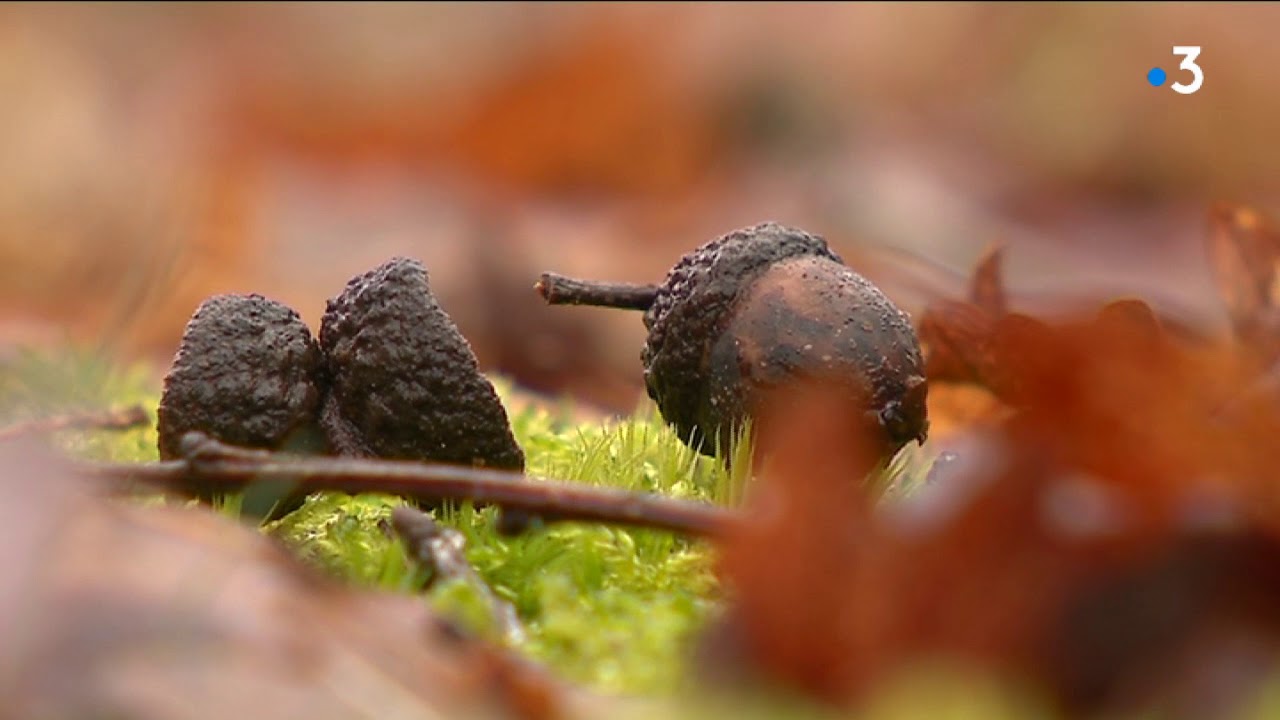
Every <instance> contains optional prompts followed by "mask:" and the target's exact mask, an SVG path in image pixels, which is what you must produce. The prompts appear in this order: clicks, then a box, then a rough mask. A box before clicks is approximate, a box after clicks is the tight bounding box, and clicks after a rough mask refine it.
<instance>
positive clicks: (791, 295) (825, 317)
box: [538, 223, 928, 455]
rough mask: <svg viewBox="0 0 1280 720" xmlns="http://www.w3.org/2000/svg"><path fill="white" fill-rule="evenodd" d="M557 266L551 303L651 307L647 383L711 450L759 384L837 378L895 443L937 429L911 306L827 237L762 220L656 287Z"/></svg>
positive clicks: (694, 256) (738, 420) (689, 258)
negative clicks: (847, 261)
mask: <svg viewBox="0 0 1280 720" xmlns="http://www.w3.org/2000/svg"><path fill="white" fill-rule="evenodd" d="M589 285H590V284H589V283H583V282H581V281H575V280H570V279H567V278H559V277H558V276H555V275H552V274H547V275H544V276H543V279H542V282H540V283H539V286H538V290H539V291H540V292H541V293H542V294H543V296H544V297H545V298H546V299H547V300H548V302H551V303H564V304H599V305H610V306H613V307H626V308H633V309H645V315H644V322H645V326H646V327H647V328H648V330H649V334H648V338H647V341H646V343H645V346H644V349H643V351H642V353H641V360H642V362H643V364H644V378H645V386H646V388H647V390H648V393H649V396H650V397H651V398H653V400H654V401H655V402H656V403H657V405H658V408H659V410H660V411H661V413H662V416H663V418H664V419H665V420H666V421H667V422H668V423H670V424H671V425H673V426H674V427H675V429H676V430H677V432H678V433H679V434H680V436H681V438H683V439H685V440H686V442H689V443H690V445H691V446H692V447H695V448H696V449H698V450H699V451H700V452H702V453H704V454H708V455H710V454H713V453H714V452H715V448H716V447H717V446H719V447H721V448H726V447H729V443H731V442H732V439H733V435H734V433H735V432H736V430H737V428H738V427H739V426H740V425H741V424H742V422H743V421H744V420H745V419H747V418H748V417H751V416H752V414H753V413H754V411H755V409H756V408H755V405H756V404H757V402H758V401H759V400H760V397H761V395H762V394H763V393H764V392H766V391H769V390H771V389H774V388H777V387H779V386H781V385H782V384H784V383H786V382H789V381H792V380H801V379H820V380H823V381H827V382H831V383H832V388H833V391H836V392H843V393H847V394H848V395H849V397H850V399H851V401H853V402H857V403H860V404H861V406H862V407H864V408H865V414H866V417H867V419H868V426H869V428H871V429H872V430H874V431H875V432H877V433H879V434H880V438H881V440H882V441H883V442H882V446H883V451H884V453H885V454H886V455H889V454H892V453H895V452H897V451H898V450H899V449H901V447H902V446H903V445H905V444H907V443H908V442H910V441H912V440H916V441H921V442H922V441H923V440H924V438H925V437H926V434H927V431H928V420H927V409H926V396H927V384H926V381H925V377H924V362H923V359H922V357H921V353H920V347H919V342H918V340H917V338H916V334H915V329H914V328H913V327H912V324H911V320H910V317H909V316H908V315H907V314H906V313H905V312H903V311H902V310H901V309H899V308H898V307H897V306H896V305H894V304H893V302H892V301H891V300H889V298H888V297H887V296H885V295H884V293H883V292H881V291H880V290H879V289H878V288H877V287H876V286H875V285H873V284H872V283H871V282H870V281H868V280H867V279H866V278H864V277H862V276H861V275H859V274H857V273H856V272H854V271H853V270H852V269H850V268H849V267H847V266H846V265H844V263H843V261H842V260H841V259H840V257H839V256H838V255H836V254H835V253H834V252H832V251H831V249H830V248H829V247H828V246H827V243H826V241H825V240H824V239H822V238H821V237H818V236H816V235H812V234H810V233H807V232H804V231H803V230H797V229H794V228H788V227H784V226H781V225H778V224H776V223H763V224H760V225H756V226H753V227H749V228H744V229H741V230H737V231H735V232H731V233H728V234H726V235H724V236H721V237H719V238H716V239H715V240H712V241H710V242H708V243H706V244H704V245H702V246H701V247H699V248H697V249H695V250H693V251H691V252H690V253H688V254H687V255H685V256H684V257H683V258H682V259H681V260H680V261H679V262H678V263H676V265H675V266H674V267H673V268H672V269H671V271H670V272H669V273H668V275H667V277H666V280H665V281H664V282H663V283H662V285H660V286H657V287H647V288H646V287H644V286H631V285H608V286H605V285H601V286H599V287H598V288H597V289H596V290H595V291H592V290H590V289H589Z"/></svg>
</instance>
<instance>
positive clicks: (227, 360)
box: [157, 295, 322, 459]
mask: <svg viewBox="0 0 1280 720" xmlns="http://www.w3.org/2000/svg"><path fill="white" fill-rule="evenodd" d="M319 370H320V353H319V351H318V349H317V347H316V343H315V341H314V340H313V339H312V337H311V331H310V330H308V329H307V326H306V325H305V324H304V323H303V322H302V319H301V318H300V317H299V316H298V314H297V313H296V312H294V311H293V310H292V309H290V308H289V307H287V306H285V305H282V304H280V303H278V302H276V301H274V300H269V299H267V298H265V297H263V296H261V295H216V296H214V297H211V298H209V299H207V300H205V301H204V302H203V303H201V304H200V306H199V307H198V308H197V309H196V312H195V313H194V314H193V315H192V316H191V319H190V320H189V321H188V322H187V327H186V330H185V331H184V332H183V336H182V343H181V345H180V346H179V348H178V353H177V355H176V356H175V358H174V361H173V364H172V366H171V367H170V369H169V372H168V374H167V375H166V376H165V379H164V389H163V393H162V395H161V398H160V407H159V409H158V411H157V415H158V426H157V431H158V435H159V443H158V444H159V450H160V457H161V458H162V459H171V458H176V457H180V456H181V454H182V453H181V449H180V443H181V441H182V436H183V435H184V434H185V433H187V432H190V431H193V430H198V431H201V432H204V433H206V434H208V435H210V436H212V437H215V438H217V439H218V440H221V441H223V442H226V443H230V444H233V445H239V446H243V447H258V448H270V449H282V448H283V449H305V448H314V447H315V443H316V440H317V436H316V432H315V427H314V424H313V422H312V421H313V420H314V418H315V417H316V413H317V411H318V407H319V402H320V397H321V390H320V387H319V385H318V383H317V378H318V374H319ZM321 445H322V443H321Z"/></svg>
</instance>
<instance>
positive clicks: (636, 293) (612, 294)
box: [533, 272, 658, 310]
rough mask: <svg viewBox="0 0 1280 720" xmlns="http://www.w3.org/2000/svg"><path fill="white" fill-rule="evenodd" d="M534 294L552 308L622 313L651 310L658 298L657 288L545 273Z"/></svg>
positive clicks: (534, 287)
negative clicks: (591, 308)
mask: <svg viewBox="0 0 1280 720" xmlns="http://www.w3.org/2000/svg"><path fill="white" fill-rule="evenodd" d="M533 289H534V290H537V291H538V294H539V295H541V296H542V299H543V300H546V301H547V303H548V304H551V305H593V306H596V307H611V308H620V309H622V310H648V309H649V306H650V305H652V304H653V301H654V299H655V298H657V297H658V286H657V285H637V284H634V283H620V282H596V281H593V280H578V279H575V278H571V277H565V276H564V275H558V274H556V273H551V272H545V273H542V278H541V279H540V280H538V284H537V285H534V286H533Z"/></svg>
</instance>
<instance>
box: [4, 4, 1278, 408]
mask: <svg viewBox="0 0 1280 720" xmlns="http://www.w3.org/2000/svg"><path fill="white" fill-rule="evenodd" d="M1278 27H1280V6H1277V5H1262V4H1260V5H1252V4H1249V5H1245V4H1240V5H1228V4H1223V5H1208V4H1205V5H1198V4H1187V3H1178V4H1118V5H1098V4H1062V5H1053V4H1047V3H1036V4H1025V5H1020V4H960V3H947V4H924V3H912V4H859V5H804V4H799V3H786V4H777V5H769V4H752V5H725V4H715V5H683V4H681V5H674V4H673V5H643V4H641V5H635V4H632V5H590V4H572V5H568V4H566V5H558V4H537V5H523V4H489V5H472V4H466V5H462V4H458V5H449V4H432V5H412V4H376V3H361V4H340V3H329V4H280V5H257V4H255V5H217V4H211V5H206V4H193V5H182V6H174V5H152V4H137V5H130V4H124V5H120V4H113V5H51V6H45V5H35V4H32V5H25V4H6V5H3V6H0V355H3V354H7V353H13V352H16V351H17V350H18V349H19V348H23V347H28V346H32V345H37V346H39V345H49V344H62V343H75V344H79V345H87V346H90V347H93V348H97V349H100V350H103V351H104V352H108V353H111V354H112V355H113V356H118V357H120V358H127V359H130V360H145V361H148V362H153V363H154V364H155V366H156V368H157V372H158V373H160V372H163V370H164V368H165V367H166V366H167V364H168V362H169V361H170V359H171V358H172V355H173V352H174V351H175V349H176V347H177V342H178V339H179V338H180V337H181V333H182V330H183V326H184V325H185V323H186V320H187V318H188V317H189V316H190V314H191V312H192V311H193V310H194V309H195V307H196V306H197V305H198V304H199V302H200V301H201V300H202V299H203V298H205V297H206V296H208V295H210V294H214V293H221V292H259V293H262V294H264V295H267V296H269V297H272V298H275V299H277V300H280V301H282V302H285V303H287V304H289V305H291V306H293V307H294V308H296V309H297V310H298V311H299V312H300V313H301V314H302V316H303V318H304V319H305V320H306V322H307V323H308V324H309V325H311V326H312V327H313V328H316V327H317V326H318V323H319V319H320V316H321V314H322V312H323V310H324V304H325V300H326V299H327V298H329V297H332V296H334V295H336V294H337V293H338V292H339V291H340V290H341V289H342V287H343V285H344V284H345V282H346V280H347V279H348V278H350V277H351V276H353V275H356V274H358V273H361V272H364V271H366V270H368V269H370V268H372V267H374V266H376V265H377V264H379V263H381V262H383V261H384V260H386V259H388V258H389V257H391V256H393V255H397V254H403V255H410V256H413V257H417V258H420V259H421V260H422V261H423V262H425V263H426V264H427V266H428V268H429V270H430V274H431V283H432V286H433V288H434V290H435V292H436V294H437V296H438V298H439V300H440V303H441V304H442V306H443V307H444V308H445V309H446V311H448V312H449V313H450V314H451V315H452V317H453V318H454V320H455V321H456V322H457V324H458V326H459V328H460V329H461V331H462V332H463V334H464V335H465V336H466V337H467V338H468V339H469V340H470V342H471V343H472V345H473V347H474V349H475V351H476V353H477V356H478V357H479V359H480V361H481V364H482V366H483V367H484V368H485V369H486V370H488V371H490V372H492V373H496V374H501V375H506V376H508V377H510V378H512V379H514V380H515V381H516V382H518V383H519V384H521V385H522V386H524V387H527V388H529V389H531V390H533V391H536V392H543V393H548V394H557V395H558V394H570V395H572V396H573V397H575V398H577V399H579V400H581V401H582V402H584V403H589V404H591V405H595V406H598V407H600V408H602V409H606V410H610V411H619V412H626V411H630V410H631V409H633V408H634V407H635V406H636V404H637V403H638V402H640V401H641V400H642V398H643V397H644V391H643V385H642V380H641V375H640V373H641V366H640V359H639V355H640V347H641V345H642V343H643V340H644V328H643V326H642V323H641V321H640V317H639V315H638V314H634V313H625V312H621V311H608V310H596V309H587V308H551V307H546V306H544V305H543V304H542V303H541V301H540V300H538V298H537V297H536V296H535V295H534V293H533V290H532V287H533V284H534V282H535V281H536V279H537V277H538V275H539V273H541V272H542V271H544V270H555V271H558V272H561V273H565V274H570V275H579V276H587V277H596V278H601V279H613V280H624V281H632V282H658V281H660V280H661V279H662V277H663V275H664V273H665V272H666V270H667V269H668V268H669V267H670V266H671V265H672V264H673V263H674V262H675V261H676V260H677V259H678V257H679V256H680V255H681V254H682V253H684V252H685V251H687V250H689V249H691V248H693V247H695V246H696V245H698V244H701V243H703V242H705V241H707V240H709V239H711V238H713V237H715V236H717V235H720V234H722V233H724V232H727V231H730V230H732V229H735V228H738V227H742V226H745V225H750V224H754V223H757V222H760V221H764V220H777V221H779V222H783V223H785V224H791V225H795V226H798V227H801V228H804V229H807V230H809V231H812V232H816V233H819V234H821V235H823V236H825V237H826V238H827V239H828V240H829V242H830V243H831V245H832V246H833V247H834V248H835V249H837V251H838V252H840V253H841V254H842V255H843V256H844V258H845V260H846V261H847V262H848V263H849V264H850V265H852V266H854V267H855V268H856V269H858V270H860V271H861V272H863V273H864V274H866V275H867V276H868V277H870V278H871V279H872V280H873V281H875V282H876V283H878V284H879V285H881V286H882V287H883V288H884V289H885V290H886V292H888V293H889V295H890V296H891V297H893V298H894V299H895V300H897V301H898V302H899V303H900V304H902V305H903V307H904V308H906V309H907V310H908V311H910V312H912V313H918V312H920V311H921V310H922V309H923V307H924V305H925V304H926V303H927V302H928V301H929V300H930V299H931V298H934V297H941V296H954V295H957V294H960V293H962V292H963V291H964V280H965V275H966V274H967V273H968V271H969V269H970V266H971V265H972V263H973V262H974V261H975V260H976V259H977V257H978V255H979V254H980V253H981V252H982V250H983V249H984V248H985V247H986V246H987V245H989V244H990V243H992V242H996V241H1000V242H1004V243H1006V244H1007V245H1008V246H1009V252H1008V253H1007V255H1006V273H1007V278H1008V282H1009V285H1010V289H1011V291H1012V298H1013V304H1014V307H1015V309H1036V308H1043V307H1047V306H1048V305H1049V304H1050V303H1057V302H1060V301H1062V300H1064V299H1071V298H1080V297H1085V296H1092V295H1105V296H1116V295H1141V296H1143V297H1146V298H1147V299H1148V300H1149V301H1151V302H1152V304H1153V305H1155V306H1156V307H1157V308H1158V309H1160V310H1162V311H1163V312H1166V313H1169V314H1170V315H1175V316H1177V317H1179V318H1181V319H1183V320H1185V321H1187V322H1190V323H1194V324H1196V325H1199V326H1202V327H1204V328H1209V329H1212V328H1215V327H1220V326H1221V323H1222V318H1223V313H1222V309H1221V308H1220V306H1219V302H1220V301H1219V300H1218V298H1217V295H1216V294H1215V293H1214V291H1213V288H1212V284H1211V281H1210V276H1209V272H1208V269H1207V267H1206V265H1205V261H1204V253H1203V248H1202V244H1203V239H1204V236H1205V233H1206V221H1207V218H1206V212H1207V209H1208V207H1209V205H1210V203H1213V202H1215V201H1219V200H1229V201H1234V202H1245V203H1250V204H1253V205H1256V206H1258V207H1259V208H1260V209H1263V210H1275V209H1277V207H1278V204H1277V201H1278V198H1280V196H1278V195H1277V193H1280V173H1278V172H1277V168H1280V142H1277V141H1276V138H1275V133H1276V130H1275V129H1276V128H1277V127H1280V92H1277V90H1280V79H1278V78H1277V77H1276V74H1275V68H1277V67H1280V44H1277V43H1276V42H1275V41H1274V36H1275V30H1276V28H1278ZM1186 44H1195V45H1200V46H1202V48H1203V51H1202V54H1201V56H1200V58H1199V59H1198V62H1199V64H1200V65H1201V67H1202V68H1203V70H1204V74H1205V80H1204V84H1203V87H1202V89H1201V90H1200V91H1199V92H1198V93H1196V94H1194V95H1189V96H1183V95H1179V94H1177V93H1175V92H1173V91H1171V90H1170V89H1169V87H1168V85H1167V84H1166V86H1164V87H1162V88H1153V87H1151V86H1150V85H1148V84H1147V82H1146V73H1147V71H1148V69H1150V68H1151V67H1153V66H1160V67H1163V68H1164V69H1165V70H1166V71H1168V72H1169V75H1170V82H1173V81H1179V80H1181V81H1184V82H1185V81H1186V75H1185V74H1184V73H1182V72H1180V71H1178V70H1177V64H1178V62H1179V61H1180V59H1179V58H1177V57H1175V56H1174V55H1173V54H1172V46H1174V45H1186ZM157 378H158V375H157Z"/></svg>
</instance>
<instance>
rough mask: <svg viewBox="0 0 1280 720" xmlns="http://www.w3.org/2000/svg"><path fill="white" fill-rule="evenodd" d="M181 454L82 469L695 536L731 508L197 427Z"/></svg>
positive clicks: (191, 486) (120, 485)
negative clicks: (486, 509) (230, 439)
mask: <svg viewBox="0 0 1280 720" xmlns="http://www.w3.org/2000/svg"><path fill="white" fill-rule="evenodd" d="M183 448H184V450H185V451H186V452H185V457H184V458H183V459H181V460H170V461H167V462H157V463H141V464H139V463H134V464H127V463H126V464H117V463H105V464H91V465H87V466H85V472H86V473H88V474H90V475H93V476H96V477H98V478H101V479H103V480H106V481H108V482H111V483H112V484H114V485H115V487H116V489H127V488H129V487H131V486H132V484H134V483H143V484H146V485H150V486H154V487H158V488H161V489H164V490H168V491H170V492H176V493H179V494H182V495H187V496H193V495H198V494H205V495H212V494H223V493H232V492H239V491H242V490H244V489H245V488H247V487H249V486H250V485H252V484H254V483H276V484H281V485H283V484H291V486H292V487H293V488H294V489H295V490H296V491H298V492H302V493H312V492H316V491H320V490H329V491H336V492H345V493H351V494H358V493H369V492H376V493H387V494H392V495H399V496H401V497H404V498H406V499H409V500H413V501H415V502H418V503H421V504H428V505H429V504H437V503H439V502H440V501H442V500H454V501H471V502H474V503H476V504H481V505H497V506H499V507H500V508H502V510H503V511H504V512H507V511H514V513H515V515H517V516H521V515H532V516H535V517H538V518H541V519H542V521H543V522H554V521H582V522H601V523H609V524H614V525H629V526H633V527H646V528H656V529H662V530H671V531H675V532H679V533H684V534H687V535H694V536H716V535H720V534H722V533H724V532H725V531H726V530H727V529H728V527H729V526H730V524H731V523H732V522H733V521H734V519H735V515H734V513H733V512H731V511H728V510H725V509H723V508H719V507H716V506H713V505H708V504H705V503H695V502H689V501H684V500H675V499H672V498H666V497H662V496H660V495H651V494H644V493H633V492H626V491H623V490H613V489H608V488H597V487H590V486H587V485H581V484H577V483H568V482H557V481H551V480H536V479H532V478H528V477H526V476H524V475H521V474H519V473H514V472H507V471H502V470H486V469H481V468H472V467H465V466H457V465H438V464H427V463H419V462H410V461H399V460H369V459H362V458H334V457H298V456H293V455H285V454H281V453H270V452H266V451H261V450H246V449H243V448H237V447H233V446H230V445H225V444H223V443H220V442H218V441H217V440H214V439H212V438H209V437H208V436H205V435H202V434H200V433H189V434H188V435H187V437H186V438H184V439H183Z"/></svg>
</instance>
